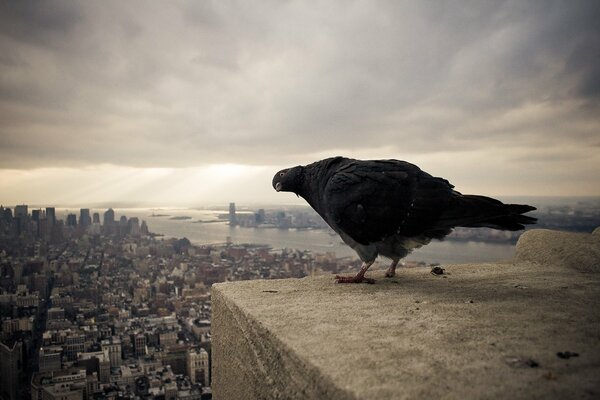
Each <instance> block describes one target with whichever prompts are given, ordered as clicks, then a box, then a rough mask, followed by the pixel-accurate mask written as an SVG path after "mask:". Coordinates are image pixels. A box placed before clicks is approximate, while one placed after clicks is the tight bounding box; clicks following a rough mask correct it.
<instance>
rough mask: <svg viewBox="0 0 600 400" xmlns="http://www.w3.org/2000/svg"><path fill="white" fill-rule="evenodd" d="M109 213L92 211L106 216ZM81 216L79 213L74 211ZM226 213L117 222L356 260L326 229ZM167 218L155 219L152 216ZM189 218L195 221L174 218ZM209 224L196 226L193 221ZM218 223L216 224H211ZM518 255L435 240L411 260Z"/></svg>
mask: <svg viewBox="0 0 600 400" xmlns="http://www.w3.org/2000/svg"><path fill="white" fill-rule="evenodd" d="M104 211H105V210H91V212H92V213H94V212H99V213H100V215H101V216H102V213H103V212H104ZM70 212H73V213H75V214H79V210H71V211H70ZM226 212H227V211H226V210H223V211H210V210H191V209H142V208H129V209H124V208H121V209H118V208H116V209H115V219H117V220H118V219H119V218H120V217H121V216H122V215H126V216H127V217H128V218H131V217H138V218H139V219H140V222H141V221H142V220H145V221H146V223H147V224H148V228H149V229H150V231H151V232H154V233H160V234H163V235H165V237H176V238H181V237H186V238H188V239H189V240H190V241H191V242H192V243H194V244H215V243H224V242H225V241H226V240H227V237H230V238H231V241H232V242H233V243H236V244H241V243H254V244H266V245H269V246H271V247H272V248H276V249H280V248H295V249H302V250H310V251H312V252H313V253H326V252H335V254H336V256H337V257H347V256H351V257H356V253H354V251H353V250H352V249H351V248H349V247H348V246H346V245H345V244H344V243H342V242H341V239H340V238H339V237H338V236H337V235H335V234H330V233H329V232H328V231H325V230H293V229H290V230H286V229H274V228H273V229H265V228H242V227H230V226H229V225H228V224H227V223H225V222H218V215H219V214H221V213H226ZM67 213H68V210H66V209H59V210H57V214H58V217H59V218H63V219H65V218H66V214H67ZM153 213H154V214H156V215H165V216H160V217H152V214H153ZM182 216H188V217H191V219H171V218H173V217H182ZM198 220H201V221H206V223H195V222H193V221H198ZM209 221H216V222H209ZM513 255H514V245H511V244H494V243H480V242H456V241H444V242H439V241H433V242H431V243H430V244H429V245H427V246H424V247H423V248H421V249H418V250H415V251H414V252H413V253H412V254H410V255H409V256H408V257H407V260H414V261H425V262H428V263H434V262H438V263H442V264H451V263H470V262H493V261H499V260H507V259H510V258H512V257H513Z"/></svg>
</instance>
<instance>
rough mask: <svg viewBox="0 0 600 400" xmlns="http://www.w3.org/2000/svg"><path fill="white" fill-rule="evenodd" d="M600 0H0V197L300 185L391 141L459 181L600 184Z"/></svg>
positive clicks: (169, 194)
mask: <svg viewBox="0 0 600 400" xmlns="http://www.w3.org/2000/svg"><path fill="white" fill-rule="evenodd" d="M598 21H600V2H599V1H595V0H590V1H573V0H565V1H560V2H555V1H546V0H544V1H521V0H518V1H496V0H494V1H489V2H485V1H452V2H451V1H448V2H442V1H412V2H401V1H372V0H371V1H355V2H354V1H339V2H338V1H331V0H328V1H314V2H311V1H279V0H277V1H223V0H218V1H212V2H211V1H180V2H177V1H172V2H147V1H144V2H137V1H93V2H92V1H80V2H74V1H48V0H46V1H43V2H34V1H12V2H6V1H2V2H0V202H3V203H4V204H15V203H31V204H57V205H61V204H78V203H97V202H111V201H115V202H132V203H135V202H144V203H145V204H155V205H197V204H202V203H219V202H228V201H237V202H240V203H244V202H246V203H252V202H267V203H275V202H297V200H296V197H295V196H293V195H289V194H282V193H276V192H275V191H273V189H272V188H271V177H272V176H273V174H274V173H275V172H276V171H277V170H278V169H280V168H282V167H287V166H292V165H297V164H307V163H310V162H312V161H315V160H317V159H320V158H325V157H329V156H333V155H346V156H350V157H356V158H367V159H369V158H398V159H404V160H407V161H410V162H413V163H416V164H418V165H419V166H420V167H421V168H422V169H424V170H426V171H428V172H430V173H433V174H435V175H440V176H443V177H445V178H447V179H449V180H450V181H451V182H452V183H454V184H455V185H456V187H457V189H458V190H459V191H461V192H464V193H480V194H487V195H498V196H508V195H600V173H599V171H600V118H599V115H600V28H599V27H600V24H599V23H598Z"/></svg>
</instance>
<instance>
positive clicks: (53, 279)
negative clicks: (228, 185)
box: [0, 203, 600, 400]
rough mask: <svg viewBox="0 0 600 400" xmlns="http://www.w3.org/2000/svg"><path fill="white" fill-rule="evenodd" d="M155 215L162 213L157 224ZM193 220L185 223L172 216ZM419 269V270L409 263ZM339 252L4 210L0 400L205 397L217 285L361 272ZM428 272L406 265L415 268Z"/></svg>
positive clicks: (231, 217)
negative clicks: (215, 240) (201, 239)
mask: <svg viewBox="0 0 600 400" xmlns="http://www.w3.org/2000/svg"><path fill="white" fill-rule="evenodd" d="M150 216H151V217H160V216H165V215H160V214H153V215H150ZM539 216H540V224H539V225H540V226H542V227H551V228H558V229H567V230H574V231H585V230H588V229H589V227H595V226H598V225H599V224H600V221H598V210H597V203H591V204H585V203H584V204H578V207H577V208H576V210H575V211H574V209H573V208H572V207H565V206H556V207H547V208H544V209H542V210H540V212H539ZM175 218H186V217H175ZM218 220H220V221H223V222H226V223H228V224H229V225H230V226H243V227H252V228H259V227H262V228H277V229H289V228H294V229H323V228H326V226H325V225H324V223H323V221H322V220H321V219H320V218H319V217H318V216H317V215H316V214H314V213H311V212H309V211H307V210H305V209H300V210H299V211H298V210H296V211H291V212H290V211H287V212H285V211H282V210H268V211H265V210H264V209H258V210H257V211H256V212H249V211H242V212H236V207H235V204H234V203H231V204H230V206H229V212H228V213H223V214H221V215H219V216H218ZM517 237H518V236H517V234H515V233H512V232H508V233H507V232H502V231H493V230H483V229H479V230H469V229H460V228H459V229H457V231H456V232H455V233H454V234H453V235H452V236H451V237H450V239H451V240H483V241H490V242H495V241H505V242H506V241H508V242H513V241H514V240H516V238H517ZM412 264H414V265H412ZM358 265H359V263H358V260H357V259H356V258H345V259H344V258H336V255H335V253H332V252H330V253H325V254H313V253H312V252H310V251H306V250H297V249H272V248H271V247H269V246H266V245H258V244H240V243H232V241H231V239H230V238H225V240H224V242H223V243H219V244H210V245H207V244H192V243H190V241H189V240H188V239H186V238H163V237H162V236H160V232H157V233H153V232H151V231H150V230H149V227H148V225H147V223H146V222H145V221H143V220H142V221H140V219H139V218H137V217H131V218H127V217H126V216H124V215H123V216H121V217H120V218H118V219H117V218H116V217H115V211H114V210H113V209H108V210H106V211H104V212H103V213H102V215H101V213H99V212H93V213H92V212H91V211H90V209H88V208H82V209H80V210H79V213H78V215H77V214H74V213H69V214H68V215H67V216H66V218H65V220H62V219H60V218H58V217H57V212H56V209H55V208H54V207H46V208H44V209H42V208H35V209H31V210H30V208H29V207H28V206H27V205H17V206H15V207H14V208H13V209H11V208H5V207H0V317H1V321H2V324H1V331H0V374H1V378H0V380H1V381H0V392H1V393H0V397H2V398H4V399H11V400H12V399H22V398H31V399H35V400H37V399H68V400H71V399H73V400H74V399H133V398H144V399H209V398H212V394H211V387H210V382H211V376H210V368H211V358H210V354H211V334H210V326H211V300H210V287H211V285H212V284H214V283H217V282H224V281H235V280H246V279H274V278H290V277H304V276H307V275H311V274H317V273H339V272H345V271H348V270H351V269H352V268H357V267H358ZM416 265H424V263H416V262H412V263H409V265H407V266H409V267H410V266H416Z"/></svg>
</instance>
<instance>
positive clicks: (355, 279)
mask: <svg viewBox="0 0 600 400" xmlns="http://www.w3.org/2000/svg"><path fill="white" fill-rule="evenodd" d="M373 261H374V260H373ZM373 261H370V262H363V265H362V266H361V267H360V271H358V274H356V276H339V275H336V276H335V280H336V281H337V283H361V282H365V283H375V279H371V278H365V273H366V272H367V270H368V269H369V267H370V266H371V264H373Z"/></svg>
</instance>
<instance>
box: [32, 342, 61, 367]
mask: <svg viewBox="0 0 600 400" xmlns="http://www.w3.org/2000/svg"><path fill="white" fill-rule="evenodd" d="M38 360H39V370H40V372H49V371H58V370H60V368H61V365H62V364H61V363H62V347H61V346H47V347H42V348H41V349H40V353H39V359H38Z"/></svg>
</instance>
